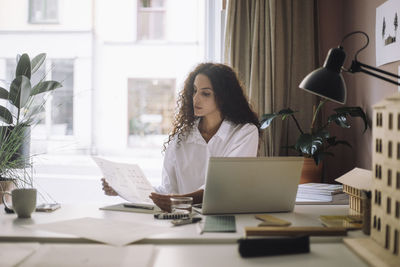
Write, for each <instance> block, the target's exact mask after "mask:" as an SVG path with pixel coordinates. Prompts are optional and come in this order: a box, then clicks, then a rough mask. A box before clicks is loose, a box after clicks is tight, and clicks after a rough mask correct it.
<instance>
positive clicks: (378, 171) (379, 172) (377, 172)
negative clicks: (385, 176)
mask: <svg viewBox="0 0 400 267" xmlns="http://www.w3.org/2000/svg"><path fill="white" fill-rule="evenodd" d="M375 176H376V178H378V179H382V166H381V165H379V164H376V165H375Z"/></svg>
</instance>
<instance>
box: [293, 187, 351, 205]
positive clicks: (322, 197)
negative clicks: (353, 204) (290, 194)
mask: <svg viewBox="0 0 400 267" xmlns="http://www.w3.org/2000/svg"><path fill="white" fill-rule="evenodd" d="M348 203H349V196H348V195H347V194H345V193H344V192H343V185H340V184H323V183H308V184H300V185H299V187H298V190H297V196H296V204H339V205H341V204H343V205H344V204H348Z"/></svg>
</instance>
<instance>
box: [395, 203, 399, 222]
mask: <svg viewBox="0 0 400 267" xmlns="http://www.w3.org/2000/svg"><path fill="white" fill-rule="evenodd" d="M395 216H396V218H400V202H399V201H396V211H395Z"/></svg>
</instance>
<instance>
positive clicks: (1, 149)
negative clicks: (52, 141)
mask: <svg viewBox="0 0 400 267" xmlns="http://www.w3.org/2000/svg"><path fill="white" fill-rule="evenodd" d="M45 59H46V54H39V55H37V56H35V57H34V58H33V59H32V60H31V59H30V58H29V56H28V55H27V54H23V55H22V56H18V57H17V67H16V71H15V78H14V79H13V80H12V81H11V83H10V84H9V88H8V89H5V88H3V87H0V190H1V191H6V190H7V189H8V188H7V187H9V186H10V185H11V184H14V186H16V187H32V181H31V179H29V172H27V171H25V169H26V168H27V167H29V166H30V164H31V163H30V153H29V151H30V150H29V147H30V129H31V127H32V126H34V125H35V124H37V123H38V121H39V115H40V114H41V113H42V112H43V111H44V104H45V101H46V100H45V98H43V97H38V95H41V94H43V93H46V92H49V91H52V90H54V89H56V88H59V87H61V86H62V85H61V83H59V82H57V81H45V80H44V78H45V77H41V80H40V81H39V82H38V83H37V84H35V85H33V84H32V83H31V77H32V75H33V74H34V73H35V72H36V71H37V70H38V69H39V68H40V66H41V65H42V64H43V62H44V61H45ZM8 190H9V189H8Z"/></svg>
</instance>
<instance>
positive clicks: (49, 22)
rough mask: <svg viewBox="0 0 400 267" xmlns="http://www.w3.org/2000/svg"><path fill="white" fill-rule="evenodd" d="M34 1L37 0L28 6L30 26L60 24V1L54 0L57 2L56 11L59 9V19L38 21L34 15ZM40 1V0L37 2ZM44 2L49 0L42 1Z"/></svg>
mask: <svg viewBox="0 0 400 267" xmlns="http://www.w3.org/2000/svg"><path fill="white" fill-rule="evenodd" d="M33 1H35V0H29V4H28V22H29V24H59V23H60V6H59V1H58V0H52V1H56V5H57V6H56V9H57V18H55V19H50V18H42V19H37V18H36V17H35V16H34V15H33V10H32V9H33V3H32V2H33ZM36 1H38V0H36ZM40 1H42V2H47V1H49V0H40Z"/></svg>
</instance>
